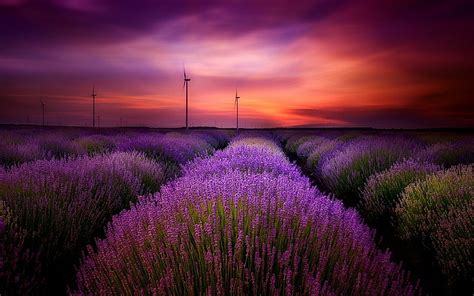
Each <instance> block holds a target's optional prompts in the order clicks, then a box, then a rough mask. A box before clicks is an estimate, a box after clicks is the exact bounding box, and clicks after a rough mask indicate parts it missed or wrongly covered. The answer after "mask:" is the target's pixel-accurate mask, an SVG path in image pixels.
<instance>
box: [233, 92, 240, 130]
mask: <svg viewBox="0 0 474 296" xmlns="http://www.w3.org/2000/svg"><path fill="white" fill-rule="evenodd" d="M239 99H240V97H239V96H238V95H237V88H236V89H235V101H234V107H236V111H237V118H236V119H237V131H239Z"/></svg>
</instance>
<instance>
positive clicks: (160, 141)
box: [117, 133, 214, 164]
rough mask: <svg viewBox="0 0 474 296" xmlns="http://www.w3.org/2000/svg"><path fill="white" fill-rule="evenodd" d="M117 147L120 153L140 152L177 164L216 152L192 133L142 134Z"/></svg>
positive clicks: (120, 143) (123, 140) (125, 140)
mask: <svg viewBox="0 0 474 296" xmlns="http://www.w3.org/2000/svg"><path fill="white" fill-rule="evenodd" d="M117 145H118V148H117V149H118V150H120V151H140V152H143V153H145V154H146V155H147V156H148V157H151V158H154V159H157V160H161V161H171V162H174V163H177V164H184V163H186V162H187V161H189V160H191V159H193V158H194V157H196V156H199V155H208V154H212V153H213V152H214V148H213V147H212V146H211V145H210V144H209V143H208V142H206V141H205V140H204V139H202V138H200V136H199V135H194V134H192V133H191V134H182V133H167V134H164V135H160V134H159V135H156V134H142V135H137V136H135V137H127V138H126V139H121V140H120V142H119V143H118V144H117Z"/></svg>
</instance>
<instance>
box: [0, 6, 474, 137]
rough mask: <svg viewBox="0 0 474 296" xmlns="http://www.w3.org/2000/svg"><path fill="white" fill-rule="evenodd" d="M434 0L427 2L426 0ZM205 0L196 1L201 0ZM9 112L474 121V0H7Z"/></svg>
mask: <svg viewBox="0 0 474 296" xmlns="http://www.w3.org/2000/svg"><path fill="white" fill-rule="evenodd" d="M429 2H432V4H428V3H429ZM198 3H199V4H198ZM0 44H1V46H0V123H33V124H39V123H40V122H41V104H40V100H43V101H44V102H45V104H46V122H47V123H48V124H52V125H56V124H63V125H80V126H85V125H91V121H92V119H91V116H92V115H91V110H92V99H91V97H90V94H91V91H92V86H93V85H95V86H96V88H97V89H98V90H97V93H98V97H97V115H99V116H100V117H101V125H102V126H117V125H119V124H120V118H123V123H124V125H130V126H136V125H143V126H151V127H180V126H183V125H184V119H185V117H184V116H185V115H184V114H185V113H184V111H185V109H184V106H185V105H184V104H185V97H184V91H183V81H182V79H183V77H182V76H183V64H184V65H185V66H186V71H187V73H188V75H189V76H190V78H191V82H190V85H189V86H190V123H191V125H193V126H198V125H212V126H214V125H217V126H219V127H233V126H234V123H235V110H234V95H235V88H236V87H238V89H239V95H240V96H241V101H240V106H241V108H240V114H241V120H240V121H241V125H242V126H243V127H280V126H305V127H306V126H307V127H310V126H315V127H320V126H323V127H333V126H338V127H339V126H371V127H380V128H392V127H395V128H398V127H402V128H413V127H474V119H473V118H474V103H473V102H474V99H473V95H474V1H398V0H393V1H378V0H373V1H340V0H331V1H279V0H276V1H258V0H257V1H222V0H219V1H199V2H198V1H177V0H174V1H173V0H166V1H152V0H146V1H138V0H137V1H121V0H43V1H41V0H37V1H34V0H0Z"/></svg>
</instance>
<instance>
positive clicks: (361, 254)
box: [73, 134, 420, 295]
mask: <svg viewBox="0 0 474 296" xmlns="http://www.w3.org/2000/svg"><path fill="white" fill-rule="evenodd" d="M373 237H374V234H373V232H372V231H371V230H370V229H369V228H368V227H367V226H366V225H364V224H363V223H362V220H361V218H360V216H359V215H358V214H357V212H356V211H355V210H352V209H348V210H347V209H345V208H344V206H343V204H342V203H341V202H339V201H336V200H333V199H331V198H328V197H326V196H324V195H323V194H321V193H320V192H319V191H318V190H317V189H316V188H314V187H312V186H311V184H310V182H309V179H308V178H306V177H303V176H302V175H301V173H300V171H299V169H298V168H297V167H296V166H295V165H294V164H291V163H290V162H289V160H288V159H287V158H286V156H285V155H284V153H283V151H282V149H281V147H280V146H279V145H278V144H277V143H276V142H275V140H273V139H272V138H270V137H269V136H268V135H264V134H259V135H240V136H238V137H236V138H234V139H233V141H232V143H231V144H230V146H229V147H228V148H226V149H225V150H223V151H218V152H216V153H215V154H214V156H211V157H204V158H200V159H197V160H195V161H193V162H191V163H189V164H188V165H186V166H185V168H184V174H183V176H182V177H180V178H178V179H176V180H175V181H174V182H172V183H170V184H168V185H166V186H164V187H163V188H162V190H161V191H160V192H159V193H157V194H155V195H149V196H143V197H141V198H140V200H139V201H138V203H137V204H136V205H134V206H133V207H132V208H131V209H130V210H126V211H123V212H122V213H120V214H119V215H117V216H115V217H114V218H113V219H112V222H111V223H110V224H109V225H108V227H107V230H106V237H105V238H104V239H98V240H97V241H96V246H97V248H93V247H89V249H88V254H87V255H86V256H85V257H84V259H83V261H82V264H81V266H80V267H79V269H78V272H77V287H75V288H73V290H74V291H75V293H77V294H103V295H135V294H144V295H164V294H171V295H193V294H194V295H203V294H207V295H223V294H230V295H234V294H235V295H248V294H253V295H277V294H279V295H292V294H304V295H412V294H416V293H419V292H420V291H419V288H418V287H417V286H416V285H413V284H412V283H411V282H410V281H409V279H408V277H409V276H408V274H407V273H406V272H404V271H403V270H401V268H400V266H397V265H396V264H394V263H392V262H391V261H390V253H389V252H388V251H387V252H382V251H379V250H378V249H377V248H376V245H375V243H374V241H373Z"/></svg>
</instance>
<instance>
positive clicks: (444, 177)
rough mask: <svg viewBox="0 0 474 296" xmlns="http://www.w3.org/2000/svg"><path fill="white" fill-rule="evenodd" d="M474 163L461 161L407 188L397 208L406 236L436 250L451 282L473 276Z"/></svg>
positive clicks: (401, 231)
mask: <svg viewBox="0 0 474 296" xmlns="http://www.w3.org/2000/svg"><path fill="white" fill-rule="evenodd" d="M473 196H474V165H472V164H470V165H459V166H454V167H452V168H450V169H448V170H444V171H440V172H438V173H436V174H433V175H430V176H428V177H427V178H426V179H424V180H420V181H418V182H416V183H413V184H411V185H409V186H408V187H406V188H405V190H404V192H403V193H402V196H401V200H400V203H399V204H398V206H397V208H396V217H397V220H396V222H397V227H398V233H399V235H400V237H401V238H402V239H406V240H407V239H411V240H414V241H418V242H421V243H422V244H423V245H424V246H425V247H426V248H427V249H428V250H434V251H435V253H436V257H437V259H438V263H439V264H440V266H441V269H442V271H443V272H444V273H445V274H446V275H448V276H449V278H450V280H451V282H455V281H456V280H463V279H465V280H468V281H470V280H472V277H471V278H465V277H466V276H468V275H471V276H472V271H473V267H474V265H473V261H472V258H473V257H474V256H473V255H474V254H473V252H474V251H473V249H472V246H473V242H474V223H472V222H473V220H474V215H473V214H474V211H473Z"/></svg>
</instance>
